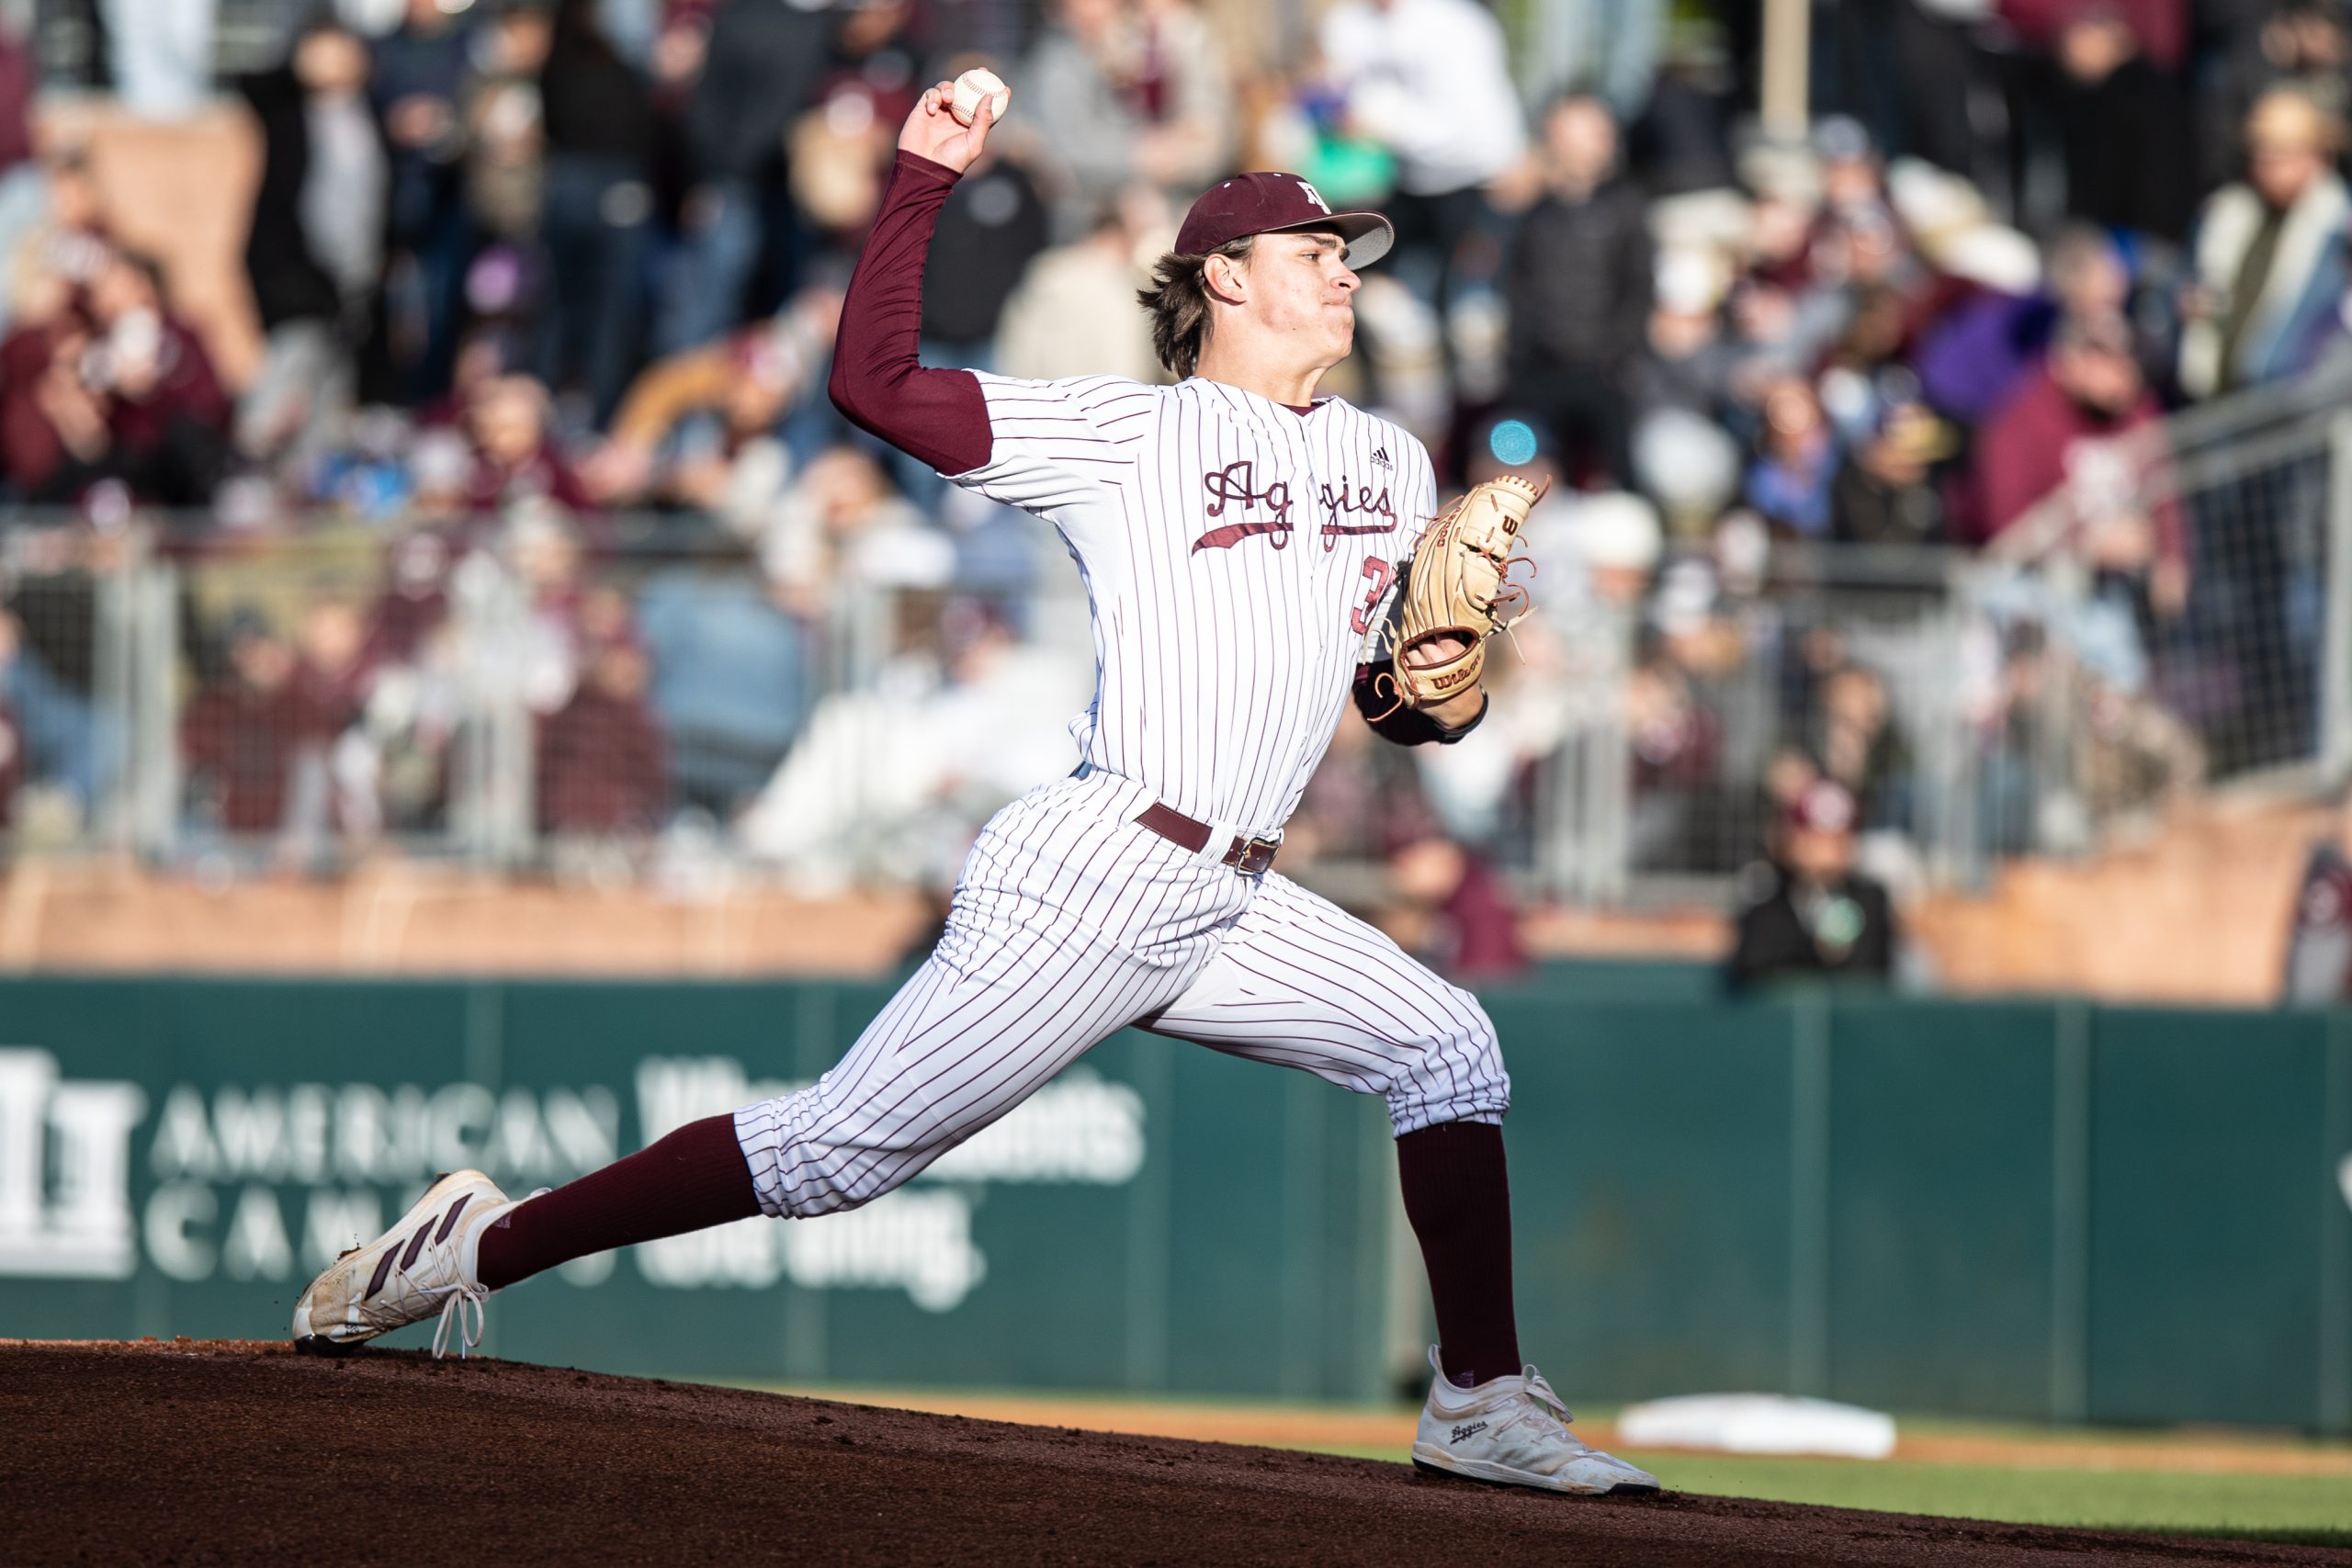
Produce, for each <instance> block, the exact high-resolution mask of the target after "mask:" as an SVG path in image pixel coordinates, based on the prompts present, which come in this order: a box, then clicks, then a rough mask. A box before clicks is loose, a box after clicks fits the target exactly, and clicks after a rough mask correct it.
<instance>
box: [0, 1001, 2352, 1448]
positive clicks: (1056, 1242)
mask: <svg viewBox="0 0 2352 1568" xmlns="http://www.w3.org/2000/svg"><path fill="white" fill-rule="evenodd" d="M887 997H888V987H886V986H883V985H879V984H865V983H850V982H791V983H786V982H775V983H762V984H673V983H651V982H648V983H642V984H628V983H605V982H594V983H592V982H559V981H544V982H539V981H532V982H507V981H488V980H485V981H478V982H428V981H415V982H403V981H345V980H334V981H324V980H322V981H267V980H243V979H183V978H153V979H119V978H107V979H95V978H74V977H40V978H22V979H12V980H7V981H0V1040H5V1042H6V1044H5V1046H0V1335H11V1336H16V1335H24V1336H33V1337H116V1336H128V1335H138V1334H155V1335H159V1336H169V1335H174V1334H189V1335H196V1336H206V1337H213V1336H233V1337H264V1338H266V1337H274V1336H275V1335H277V1334H278V1333H281V1332H283V1330H284V1319H285V1316H286V1313H287V1311H288V1305H289V1304H290V1303H291V1301H292V1299H293V1296H294V1294H295V1292H298V1291H299V1290H300V1286H301V1284H302V1282H303V1281H304V1280H306V1279H307V1278H308V1277H309V1275H310V1273H311V1271H312V1269H315V1268H316V1267H317V1266H318V1265H319V1264H320V1263H322V1262H323V1261H324V1260H325V1258H328V1257H331V1256H332V1255H333V1253H334V1251H335V1250H336V1249H337V1248H338V1247H341V1246H344V1245H349V1244H350V1242H352V1241H354V1240H356V1239H361V1237H362V1235H363V1234H364V1235H373V1234H375V1231H376V1229H377V1228H379V1226H380V1225H381V1224H383V1223H384V1222H385V1221H386V1220H388V1219H389V1218H390V1216H391V1215H392V1214H395V1213H398V1212H399V1210H400V1208H401V1205H403V1204H404V1203H406V1202H407V1201H409V1200H410V1199H412V1198H413V1196H414V1194H415V1192H416V1190H418V1189H419V1188H421V1187H422V1186H423V1185H424V1182H425V1181H426V1180H427V1179H430V1177H431V1176H432V1175H433V1173H434V1172H435V1171H436V1170H441V1169H447V1168H452V1167H453V1166H456V1165H460V1164H486V1166H487V1168H490V1169H491V1170H492V1173H493V1174H494V1175H496V1176H497V1177H499V1178H500V1179H502V1180H503V1181H504V1182H506V1183H507V1184H508V1185H509V1186H510V1187H511V1188H514V1189H517V1190H528V1189H529V1188H530V1187H534V1186H538V1185H542V1184H549V1183H555V1182H560V1181H563V1180H567V1179H570V1178H571V1177H572V1176H574V1175H577V1174H578V1173H579V1172H581V1171H582V1170H584V1169H588V1168H593V1167H594V1166H596V1165H598V1164H601V1163H603V1162H605V1161H606V1160H609V1159H611V1158H613V1157H615V1156H617V1155H619V1154H622V1153H626V1152H628V1150H631V1149H634V1148H637V1147H639V1146H641V1145H643V1144H644V1143H645V1142H647V1141H649V1140H650V1137H652V1136H656V1135H658V1134H660V1133H661V1132H662V1131H665V1130H667V1129H668V1128H669V1127H671V1126H674V1125H676V1124H678V1123H679V1122H684V1121H685V1120H689V1119H691V1118H693V1117H695V1116H698V1115H705V1114H710V1113H713V1112H715V1111H724V1110H727V1109H729V1108H731V1107H732V1106H734V1105H736V1104H739V1103H741V1102H743V1101H745V1100H749V1099H752V1098H756V1097H758V1096H761V1095H763V1094H766V1093H770V1092H774V1091H775V1089H777V1088H778V1087H780V1086H783V1085H787V1084H791V1083H794V1082H805V1081H807V1080H809V1079H810V1078H813V1077H815V1076H816V1075H817V1074H819V1073H820V1072H821V1071H822V1070H823V1069H824V1068H825V1067H826V1066H829V1065H831V1062H832V1061H833V1060H834V1059H835V1058H836V1057H838V1056H839V1055H841V1053H842V1051H843V1050H844V1049H846V1047H847V1046H848V1044H849V1043H850V1042H851V1041H852V1040H853V1039H854V1037H855V1035H856V1033H857V1031H858V1030H859V1028H860V1027H861V1026H862V1025H863V1024H864V1022H865V1020H866V1019H868V1018H869V1017H871V1016H872V1015H873V1013H874V1012H875V1011H876V1010H877V1009H878V1008H879V1007H880V1006H881V1005H882V1003H883V1002H884V1001H885V1000H886V999H887ZM1486 999H1487V1006H1488V1009H1489V1010H1490V1011H1491V1012H1492V1014H1493V1015H1494V1018H1495V1021H1496V1022H1497V1024H1498V1026H1499V1028H1500V1030H1501V1032H1502V1037H1503V1041H1504V1045H1505V1050H1506V1054H1507V1055H1508V1057H1509V1059H1510V1065H1511V1071H1512V1077H1513V1079H1514V1083H1515V1108H1514V1110H1513V1111H1512V1114H1511V1117H1510V1123H1509V1126H1508V1130H1507V1136H1508V1138H1509V1140H1510V1149H1511V1161H1512V1168H1511V1186H1512V1190H1513V1193H1514V1200H1515V1216H1514V1217H1515V1234H1516V1237H1517V1247H1518V1257H1517V1266H1518V1271H1519V1304H1520V1320H1521V1339H1522V1343H1523V1345H1524V1347H1525V1348H1526V1350H1527V1353H1528V1354H1529V1355H1530V1356H1531V1357H1532V1358H1533V1359H1536V1360H1537V1361H1539V1362H1540V1363H1541V1364H1542V1365H1544V1368H1545V1371H1546V1372H1547V1374H1550V1375H1552V1376H1553V1377H1554V1378H1555V1382H1557V1383H1558V1384H1559V1386H1561V1387H1562V1388H1563V1389H1564V1390H1567V1391H1570V1392H1571V1393H1572V1396H1573V1397H1575V1398H1578V1399H1588V1400H1600V1401H1616V1400H1630V1399H1636V1398H1647V1397H1656V1396H1663V1395H1669V1394H1675V1393H1702V1392H1747V1391H1753V1392H1786V1393H1810V1394H1821V1395H1826V1396H1827V1397H1829V1398H1833V1399H1839V1400H1846V1401H1850V1402H1853V1403H1858V1404H1869V1405H1872V1406H1875V1407H1878V1408H1883V1409H1894V1410H1900V1411H1905V1412H1938V1413H1948V1414H1951V1415H1961V1416H1998V1417H2015V1418H2028V1419H2051V1420H2058V1421H2065V1422H2081V1421H2091V1422H2099V1423H2141V1422H2148V1423H2154V1422H2164V1423H2178V1422H2226V1423H2243V1424H2254V1425H2263V1426H2276V1427H2297V1428H2301V1429H2305V1430H2312V1431H2321V1432H2328V1433H2335V1434H2345V1433H2347V1432H2352V1207H2347V1185H2346V1181H2345V1178H2344V1174H2343V1173H2344V1172H2345V1171H2346V1169H2347V1168H2348V1167H2347V1162H2352V1012H2345V1013H2332V1012H2320V1011H2299V1012H2293V1013H2276V1014H2251V1013H2229V1012H2216V1011H2158V1010H2136V1009H2119V1008H2102V1007H2097V1006H2094V1005H2092V1004H2089V1003H2086V1002H2079V1001H2066V1000H2050V1001H1982V1002H1961V1001H1930V1000H1921V999H1913V998H1893V997H1886V996H1883V995H1878V996H1872V995H1865V994H1836V995H1833V994H1830V993H1826V992H1816V993H1803V992H1800V993H1795V994H1792V995H1785V996H1776V997H1774V998H1771V999H1769V1000H1762V1001H1756V1002H1750V1003H1745V1004H1740V1003H1730V1002H1726V1001H1724V1000H1722V999H1721V998H1719V996H1718V995H1717V994H1716V991H1715V988H1714V983H1713V971H1712V969H1711V968H1709V967H1708V966H1704V965H1698V964H1674V963H1618V962H1587V963H1575V964H1555V965H1548V966H1546V967H1544V968H1543V969H1541V970H1539V971H1538V972H1537V973H1536V974H1535V975H1534V976H1532V978H1531V979H1530V980H1529V981H1527V982H1526V983H1524V984H1521V985H1518V986H1514V987H1498V988H1496V989H1494V990H1491V991H1489V992H1488V993H1487V998H1486ZM1417 1267H1418V1260H1417V1258H1415V1257H1414V1254H1413V1251H1412V1242H1411V1238H1410V1235H1409V1232H1408V1231H1406V1230H1405V1229H1403V1227H1402V1224H1401V1221H1400V1220H1399V1219H1398V1217H1397V1213H1396V1197H1395V1157H1394V1156H1393V1155H1392V1154H1391V1153H1390V1151H1389V1148H1388V1138H1387V1129H1386V1123H1385V1117H1384V1115H1383V1114H1382V1108H1381V1106H1380V1105H1379V1103H1378V1102H1377V1101H1376V1100H1368V1099H1365V1098H1363V1097H1358V1096H1351V1095H1349V1094H1346V1093H1343V1092H1341V1091H1340V1090H1338V1089H1333V1088H1331V1087H1329V1086H1328V1085H1325V1084H1323V1083H1321V1082H1319V1081H1317V1080H1315V1079H1312V1078H1309V1077H1306V1076H1304V1075H1300V1074H1289V1073H1281V1072H1274V1071H1270V1070H1268V1069H1267V1068H1265V1067H1262V1066H1256V1065H1252V1064H1246V1063H1241V1062H1238V1061H1234V1060H1231V1059H1229V1058H1226V1057H1223V1056H1220V1055H1216V1054H1215V1053H1212V1052H1207V1051H1203V1050H1199V1049H1197V1048H1194V1047H1193V1046H1189V1045H1182V1044H1177V1043H1170V1042H1168V1041H1163V1040H1160V1039H1158V1038H1157V1037H1152V1036H1147V1035H1142V1034H1138V1033H1136V1032H1127V1033H1124V1034H1121V1035H1119V1036H1118V1037H1116V1038H1115V1039H1114V1040H1112V1041H1111V1042H1109V1043H1106V1044H1105V1045H1103V1047H1101V1048H1100V1049H1098V1050H1097V1051H1096V1052H1094V1053H1093V1054H1092V1055H1090V1056H1089V1057H1088V1058H1087V1059H1086V1060H1085V1061H1084V1062H1082V1063H1080V1065H1079V1066H1076V1067H1074V1068H1072V1069H1071V1070H1070V1071H1069V1072H1068V1073H1066V1074H1064V1075H1063V1076H1062V1077H1060V1078H1059V1079H1057V1080H1056V1082H1055V1083H1054V1084H1053V1085H1051V1086H1049V1087H1048V1089H1046V1091H1044V1092H1043V1093H1042V1094H1041V1095H1040V1096H1039V1097H1038V1098H1037V1099H1036V1100H1033V1101H1032V1102H1031V1104H1030V1105H1029V1106H1028V1107H1024V1108H1023V1111H1019V1112H1016V1113H1015V1115H1014V1116H1013V1117H1011V1118H1008V1119H1007V1120H1006V1121H1005V1122H1001V1123H1000V1124H999V1125H998V1126H997V1127H996V1128H993V1129H990V1130H989V1132H988V1133H985V1134H982V1135H981V1136H980V1137H978V1138H976V1139H974V1140H973V1142H972V1143H970V1144H968V1145H965V1146H964V1147H963V1148H962V1149H959V1150H957V1151H956V1152H955V1153H954V1154H952V1155H950V1156H948V1157H947V1158H946V1159H944V1160H943V1161H942V1162H941V1164H940V1165H939V1166H937V1167H934V1168H933V1170H932V1171H931V1172H929V1173H927V1174H926V1176H925V1177H924V1178H922V1179H919V1180H917V1181H916V1182H914V1183H913V1184H911V1185H910V1187H908V1188H906V1189H904V1190H901V1191H900V1192H899V1193H894V1194H892V1195H891V1196H890V1197H888V1198H887V1199H885V1200H883V1201H881V1202H879V1203H876V1204H875V1205H873V1206H872V1207H870V1208H868V1209H866V1210H863V1211H859V1212H858V1213H854V1214H847V1215H835V1216H831V1217H828V1218H826V1219H822V1220H817V1221H809V1222H798V1223H794V1224H778V1223H774V1222H767V1221H748V1222H745V1223H744V1224H741V1225H740V1226H735V1227H729V1228H728V1229H726V1230H722V1231H718V1232H713V1233H708V1234H707V1235H702V1236H698V1237H685V1238H678V1239H677V1240H674V1241H673V1242H667V1243H657V1244H655V1245H654V1246H652V1247H642V1248H638V1249H635V1250H634V1251H632V1252H629V1253H626V1254H622V1255H619V1256H618V1257H616V1258H611V1259H597V1260H583V1261H582V1263H579V1264H574V1265H571V1266H568V1267H567V1268H566V1269H562V1270H559V1271H557V1272H556V1273H555V1274H552V1275H549V1276H547V1277H545V1278H543V1279H540V1280H532V1281H529V1282H527V1283H526V1284H525V1285H523V1286H521V1287H519V1288H517V1289H516V1290H515V1291H514V1292H509V1293H507V1294H505V1295H502V1296H501V1297H500V1298H499V1300H498V1301H497V1302H496V1303H493V1304H492V1308H491V1314H490V1329H491V1335H492V1339H491V1340H490V1342H489V1348H491V1349H492V1351H493V1352H494V1353H496V1354H500V1355H504V1356H510V1357H517V1358H521V1359H531V1360H539V1361H550V1362H557V1363H566V1364H573V1365H581V1366H594V1367H598V1368H602V1369H605V1370H609V1371H620V1372H648V1373H655V1374H668V1375H676V1376H688V1377H724V1378H738V1379H768V1380H791V1381H795V1382H842V1383H863V1384H882V1383H895V1384H899V1385H902V1386H921V1385H928V1386H942V1387H944V1386H958V1385H960V1386H967V1387H983V1386H984V1387H998V1388H1003V1387H1029V1388H1066V1389H1068V1388H1090V1389H1132V1390H1137V1391H1143V1392H1173V1393H1203V1394H1236V1395H1247V1396H1252V1397H1261V1398H1286V1399H1373V1398H1381V1397H1385V1396H1387V1395H1388V1394H1389V1393H1391V1391H1392V1389H1393V1387H1394V1380H1395V1379H1397V1377H1398V1376H1399V1375H1400V1373H1401V1372H1402V1371H1404V1370H1405V1366H1406V1364H1407V1363H1408V1362H1409V1361H1410V1359H1411V1352H1412V1348H1413V1347H1414V1346H1415V1345H1416V1344H1417V1343H1418V1342H1419V1339H1420V1337H1421V1336H1422V1335H1423V1334H1424V1333H1425V1332H1426V1328H1425V1325H1424V1323H1423V1322H1422V1321H1421V1314H1422V1312H1423V1311H1424V1309H1423V1307H1422V1306H1421V1304H1420V1298H1419V1292H1418V1290H1413V1289H1407V1290H1397V1289H1394V1288H1392V1280H1397V1279H1399V1278H1402V1279H1406V1280H1410V1279H1411V1278H1413V1274H1414V1270H1415V1269H1417ZM395 1342H396V1343H412V1342H415V1343H421V1342H422V1336H421V1335H420V1334H418V1333H417V1332H416V1331H409V1332H407V1333H404V1334H403V1335H401V1336H398V1337H395Z"/></svg>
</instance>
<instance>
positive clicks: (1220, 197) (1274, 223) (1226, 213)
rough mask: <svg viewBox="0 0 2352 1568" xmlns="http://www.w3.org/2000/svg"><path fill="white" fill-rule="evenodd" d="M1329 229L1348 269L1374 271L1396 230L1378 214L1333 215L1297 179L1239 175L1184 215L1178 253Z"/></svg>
mask: <svg viewBox="0 0 2352 1568" xmlns="http://www.w3.org/2000/svg"><path fill="white" fill-rule="evenodd" d="M1291 229H1331V230H1335V231H1338V233H1339V235H1340V238H1341V239H1343V240H1345V241H1346V242H1347V243H1348V265H1350V266H1351V267H1363V266H1370V265H1372V264H1373V263H1374V262H1376V261H1378V260H1379V259H1380V258H1381V257H1383V256H1385V255H1386V254H1388V247H1389V246H1390V245H1391V244H1392V243H1395V242H1396V239H1397V231H1396V229H1395V228H1394V227H1393V226H1391V225H1390V223H1389V221H1388V220H1387V219H1385V218H1383V217H1382V216H1381V215H1380V214H1379V213H1377V212H1334V211H1332V210H1331V204H1330V203H1329V202H1328V201H1325V200H1324V199H1323V193H1322V192H1321V191H1318V190H1317V189H1316V188H1315V187H1314V186H1311V185H1308V184H1307V183H1306V181H1305V180H1304V179H1301V178H1300V177H1299V176H1298V175H1278V174H1268V173H1260V174H1254V175H1234V176H1233V177H1232V178H1231V179H1229V180H1227V181H1225V182H1224V183H1223V184H1221V185H1217V186H1213V187H1212V188H1211V189H1210V190H1209V191H1208V192H1207V193H1206V194H1204V196H1203V197H1201V199H1200V200H1198V201H1196V202H1194V203H1193V209H1192V210H1191V211H1190V212H1187V213H1186V214H1184V226H1183V228H1182V229H1180V230H1178V231H1176V254H1178V255H1182V256H1204V255H1206V254H1209V253H1210V252H1211V251H1213V250H1216V248H1217V247H1218V246H1219V245H1224V244H1229V243H1232V242H1233V241H1235V240H1238V239H1239V238H1241V237H1242V236H1243V235H1244V234H1276V233H1281V232H1283V231H1286V230H1291Z"/></svg>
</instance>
